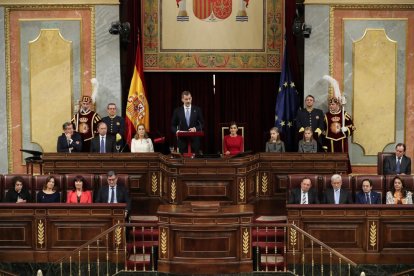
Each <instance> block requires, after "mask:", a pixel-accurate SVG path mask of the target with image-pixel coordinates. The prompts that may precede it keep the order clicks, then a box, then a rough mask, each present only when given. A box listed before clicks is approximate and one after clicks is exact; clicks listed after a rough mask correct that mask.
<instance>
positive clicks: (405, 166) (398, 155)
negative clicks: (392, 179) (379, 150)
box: [384, 143, 411, 174]
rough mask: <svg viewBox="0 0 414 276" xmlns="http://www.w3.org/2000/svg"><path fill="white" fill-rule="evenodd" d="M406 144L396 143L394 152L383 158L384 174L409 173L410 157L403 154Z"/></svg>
mask: <svg viewBox="0 0 414 276" xmlns="http://www.w3.org/2000/svg"><path fill="white" fill-rule="evenodd" d="M405 150H406V146H405V144H403V143H398V144H397V145H396V146H395V154H393V155H392V156H387V157H386V158H385V159H384V174H411V158H410V157H407V156H405Z"/></svg>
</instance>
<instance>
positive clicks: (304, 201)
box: [302, 193, 306, 204]
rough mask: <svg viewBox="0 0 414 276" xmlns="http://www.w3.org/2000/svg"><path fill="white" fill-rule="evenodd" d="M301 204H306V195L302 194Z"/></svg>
mask: <svg viewBox="0 0 414 276" xmlns="http://www.w3.org/2000/svg"><path fill="white" fill-rule="evenodd" d="M302 204H306V193H303V196H302Z"/></svg>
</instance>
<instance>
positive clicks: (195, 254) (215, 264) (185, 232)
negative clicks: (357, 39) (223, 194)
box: [158, 202, 254, 274]
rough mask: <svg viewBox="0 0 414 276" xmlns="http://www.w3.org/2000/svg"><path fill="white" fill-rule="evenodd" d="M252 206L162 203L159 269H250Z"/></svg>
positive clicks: (206, 271) (210, 271)
mask: <svg viewBox="0 0 414 276" xmlns="http://www.w3.org/2000/svg"><path fill="white" fill-rule="evenodd" d="M253 209H254V208H253V206H252V205H249V204H245V205H229V206H221V205H220V204H219V203H203V202H200V203H195V204H186V205H162V206H160V207H159V209H158V215H159V223H158V226H159V233H160V234H159V250H158V252H159V259H158V271H159V272H169V273H178V274H188V273H189V271H191V274H217V273H239V272H251V271H252V270H253V265H252V252H251V227H250V224H251V223H252V220H253V214H254V211H253Z"/></svg>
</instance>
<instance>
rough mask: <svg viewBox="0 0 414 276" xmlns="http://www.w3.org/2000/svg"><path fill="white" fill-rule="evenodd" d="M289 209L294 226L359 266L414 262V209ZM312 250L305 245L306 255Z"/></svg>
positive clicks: (389, 206) (347, 207)
mask: <svg viewBox="0 0 414 276" xmlns="http://www.w3.org/2000/svg"><path fill="white" fill-rule="evenodd" d="M286 208H287V212H288V221H289V222H290V223H295V224H296V225H297V226H299V227H300V228H302V229H303V230H305V231H306V232H308V233H309V234H311V235H312V236H314V237H315V238H317V239H319V240H321V241H322V242H324V243H326V244H327V245H329V246H331V247H333V248H334V249H335V250H337V251H339V252H340V253H342V254H343V255H345V256H346V257H348V258H349V259H351V260H352V261H354V262H356V263H359V264H379V263H381V264H401V263H406V264H411V263H413V262H414V239H413V231H414V206H413V205H411V206H410V205H365V204H364V205H361V204H353V205H351V204H349V205H327V204H318V205H316V204H315V205H287V206H286ZM299 243H300V241H299ZM299 243H298V244H299ZM309 250H310V243H305V252H307V251H309ZM298 255H299V254H298Z"/></svg>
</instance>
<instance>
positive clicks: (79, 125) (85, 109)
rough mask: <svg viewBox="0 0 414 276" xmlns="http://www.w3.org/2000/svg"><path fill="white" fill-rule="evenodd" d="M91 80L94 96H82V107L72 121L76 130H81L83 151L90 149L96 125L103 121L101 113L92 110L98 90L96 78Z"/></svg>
mask: <svg viewBox="0 0 414 276" xmlns="http://www.w3.org/2000/svg"><path fill="white" fill-rule="evenodd" d="M91 82H92V84H93V93H92V97H89V96H82V100H81V102H80V109H79V111H78V112H76V113H75V116H73V118H72V123H73V124H74V125H75V131H77V132H79V134H80V135H81V136H82V139H83V147H82V151H83V152H88V151H89V148H90V145H91V144H90V143H91V140H92V138H93V137H94V136H95V134H96V133H97V130H96V127H97V125H98V123H99V122H100V121H101V117H100V116H99V114H98V113H96V112H95V111H93V110H91V106H92V99H95V97H96V93H97V90H98V84H97V82H96V80H94V79H92V81H91Z"/></svg>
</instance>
